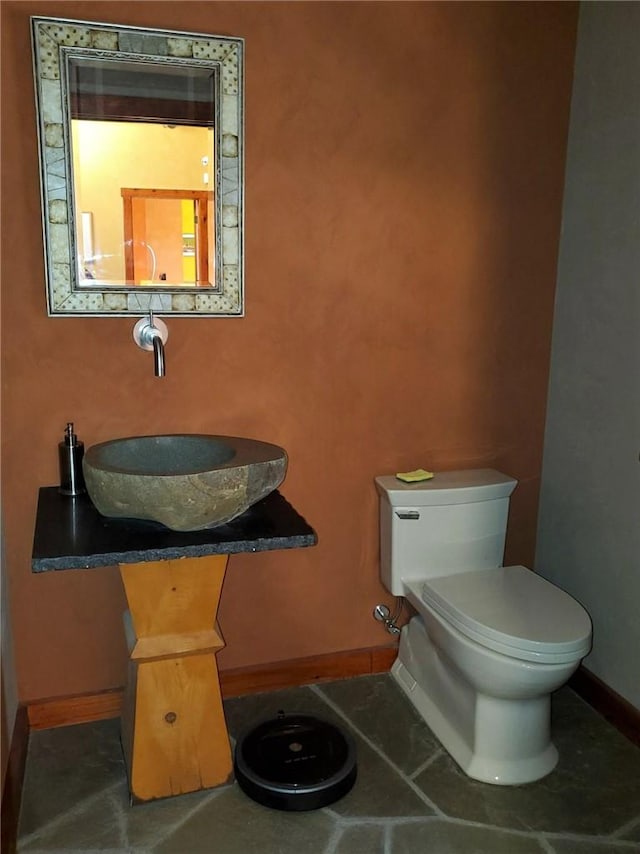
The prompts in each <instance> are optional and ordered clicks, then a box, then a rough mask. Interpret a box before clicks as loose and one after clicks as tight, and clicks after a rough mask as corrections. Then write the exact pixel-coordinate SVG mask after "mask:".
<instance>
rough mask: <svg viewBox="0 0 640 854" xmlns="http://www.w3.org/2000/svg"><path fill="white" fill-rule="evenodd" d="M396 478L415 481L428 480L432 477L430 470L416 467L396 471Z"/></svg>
mask: <svg viewBox="0 0 640 854" xmlns="http://www.w3.org/2000/svg"><path fill="white" fill-rule="evenodd" d="M396 477H397V478H398V480H403V481H404V482H405V483H417V481H419V480H430V479H431V478H432V477H433V472H432V471H425V470H424V469H416V470H415V471H404V472H402V471H401V472H398V474H397V475H396Z"/></svg>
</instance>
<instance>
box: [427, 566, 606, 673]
mask: <svg viewBox="0 0 640 854" xmlns="http://www.w3.org/2000/svg"><path fill="white" fill-rule="evenodd" d="M422 598H423V599H424V601H425V602H427V603H428V604H429V605H431V606H432V607H433V608H434V609H435V610H436V611H437V612H439V613H440V614H441V616H444V617H445V618H446V619H448V620H450V621H451V622H452V623H453V624H454V625H455V626H456V627H457V628H458V629H459V630H460V631H462V632H463V634H465V635H467V636H468V637H470V638H471V639H473V640H477V641H478V642H479V643H481V644H483V645H484V646H486V647H489V648H490V649H494V650H496V651H498V652H503V653H506V654H507V655H513V656H514V657H516V658H522V659H525V660H528V661H539V662H548V663H554V662H557V663H560V662H566V661H570V660H571V659H574V658H582V657H583V656H584V655H586V654H587V652H588V651H589V649H590V646H591V620H590V618H589V615H588V614H587V612H586V611H585V610H584V608H583V607H582V605H580V604H579V603H578V602H576V600H575V599H574V598H573V597H572V596H569V594H568V593H565V592H564V590H560V588H559V587H555V586H554V585H553V584H551V583H550V582H548V581H547V580H546V579H544V578H542V576H540V575H537V574H536V573H535V572H532V571H531V570H530V569H527V568H526V567H524V566H501V567H498V568H497V569H484V570H474V571H471V572H464V573H459V574H457V575H449V576H446V577H442V578H435V579H431V580H430V581H427V582H425V583H424V585H423V588H422Z"/></svg>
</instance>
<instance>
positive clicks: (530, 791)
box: [18, 674, 640, 854]
mask: <svg viewBox="0 0 640 854" xmlns="http://www.w3.org/2000/svg"><path fill="white" fill-rule="evenodd" d="M280 709H284V710H285V711H286V712H288V713H291V712H300V713H306V714H313V715H317V716H319V717H322V718H325V719H326V720H332V721H335V722H338V723H339V725H340V726H342V727H344V728H348V729H349V730H350V731H351V733H352V735H353V737H354V739H355V741H356V746H357V751H358V780H357V782H356V784H355V786H354V788H353V789H352V790H351V792H349V794H347V795H346V796H345V797H344V798H343V799H342V800H340V801H337V802H336V803H334V804H332V805H331V806H330V807H326V808H324V809H321V810H315V811H311V812H297V813H291V812H281V811H278V810H271V809H268V808H266V807H263V806H260V805H259V804H257V803H255V802H253V801H251V800H249V799H248V798H247V797H246V796H245V795H244V794H243V793H242V792H241V791H240V789H239V788H238V786H237V785H236V784H232V785H228V786H224V787H222V788H220V789H216V790H209V791H207V792H199V793H195V794H190V795H182V796H180V797H176V798H170V799H167V800H163V801H156V802H153V803H149V804H143V805H140V806H135V807H130V806H129V798H128V791H127V784H126V777H125V770H124V764H123V760H122V755H121V749H120V742H119V727H118V721H117V720H109V721H100V722H97V723H91V724H83V725H79V726H74V727H65V728H61V729H55V730H46V731H40V732H34V733H32V735H31V741H30V746H29V756H28V761H27V771H26V777H25V787H24V793H23V801H22V810H21V816H20V829H19V839H18V852H29V854H38V852H39V854H45V852H46V854H53V852H58V854H62V852H82V854H89V852H131V854H151V852H154V854H156V852H157V854H199V852H210V853H211V854H252V852H260V854H304V852H309V854H422V852H430V854H485V852H486V854H543V852H544V854H604V852H618V854H623V852H633V851H635V852H638V851H640V748H638V747H636V746H634V745H633V744H632V743H631V742H629V741H627V740H626V739H625V738H624V737H623V736H622V735H620V734H619V733H618V732H617V731H616V730H615V729H613V728H612V727H611V726H610V725H609V724H608V723H607V722H606V721H604V720H603V719H602V718H600V717H599V716H598V715H597V714H596V713H595V712H594V711H593V710H592V709H591V708H590V707H589V706H588V705H586V704H585V703H584V702H583V701H582V700H581V699H580V698H579V697H577V696H576V695H575V694H574V693H573V692H572V691H571V690H569V689H568V688H563V689H562V690H561V691H559V692H558V693H557V694H556V695H555V697H554V703H553V731H554V740H555V743H556V745H557V747H558V749H559V751H560V762H559V764H558V767H557V768H556V769H555V771H554V772H553V773H552V774H550V775H549V776H548V777H546V778H545V779H544V780H541V781H539V782H537V783H532V784H529V785H526V786H514V787H500V786H491V785H487V784H484V783H478V782H476V781H474V780H470V779H469V778H467V777H465V776H464V774H462V773H461V772H460V771H459V770H458V768H457V766H456V765H455V763H454V762H453V761H452V760H451V759H450V758H449V757H448V755H447V754H446V753H445V752H444V751H443V750H442V748H441V747H440V745H439V743H438V742H437V741H436V739H435V738H434V736H433V735H432V734H431V732H430V730H429V729H428V727H427V726H426V725H425V724H424V722H423V721H422V720H421V719H420V718H419V717H418V715H417V713H416V712H415V711H414V709H413V707H412V706H411V705H410V704H409V702H408V700H406V698H405V697H404V695H402V694H401V692H400V690H399V689H398V688H397V686H396V685H395V683H394V682H393V681H392V679H391V677H390V676H389V675H387V674H382V675H376V676H364V677H360V678H356V679H348V680H344V681H339V682H330V683H325V684H322V685H318V686H313V687H302V688H295V689H289V690H285V691H277V692H273V693H269V694H254V695H249V696H246V697H239V698H234V699H231V700H228V701H226V703H225V712H226V715H227V721H228V725H229V730H230V733H231V734H232V736H234V735H238V734H239V733H240V732H241V731H243V730H245V729H246V728H248V727H250V726H252V725H253V724H254V723H257V722H258V721H260V720H263V719H265V718H271V717H274V716H275V715H276V713H277V712H278V710H280Z"/></svg>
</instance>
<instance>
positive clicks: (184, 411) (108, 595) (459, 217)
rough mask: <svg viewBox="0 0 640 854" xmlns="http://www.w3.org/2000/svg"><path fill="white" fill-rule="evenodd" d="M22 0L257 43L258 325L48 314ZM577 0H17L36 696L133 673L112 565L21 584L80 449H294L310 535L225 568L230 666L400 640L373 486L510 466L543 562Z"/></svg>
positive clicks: (22, 504) (19, 256)
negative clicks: (162, 327) (387, 623)
mask: <svg viewBox="0 0 640 854" xmlns="http://www.w3.org/2000/svg"><path fill="white" fill-rule="evenodd" d="M30 14H41V15H51V16H54V15H58V16H61V17H69V18H79V19H85V20H90V19H95V18H96V17H98V16H99V18H100V20H103V21H112V22H115V23H123V24H132V25H140V26H151V27H154V26H157V27H164V28H174V29H183V30H195V31H202V32H212V33H221V34H231V35H236V36H243V37H244V38H245V39H246V140H247V155H246V188H247V189H246V317H245V318H244V319H194V320H190V319H173V320H170V321H169V327H170V338H169V342H168V347H167V364H168V372H167V377H166V378H165V379H163V380H159V379H156V378H154V376H153V372H152V361H151V357H150V356H149V354H148V353H143V352H142V351H140V350H138V349H137V348H136V347H135V345H134V344H133V341H132V339H131V331H132V327H133V319H131V320H129V319H123V318H93V319H86V320H79V319H64V318H53V319H50V318H48V317H47V316H46V308H45V294H44V283H43V262H42V247H41V236H40V233H41V232H40V212H39V208H40V200H39V189H38V177H37V176H38V158H37V150H36V134H35V116H34V105H33V91H32V75H31V65H30V62H31V59H30V41H29V22H28V16H29V15H30ZM576 14H577V13H576V7H575V6H574V5H573V4H566V3H559V4H556V3H533V4H528V3H497V4H495V5H494V4H490V3H489V4H487V3H471V4H465V3H451V4H448V3H360V2H357V3H349V2H344V3H324V2H317V3H270V2H269V3H260V2H258V3H235V2H234V3H225V2H220V3H190V2H182V3H165V2H146V3H129V2H102V3H89V2H57V0H53V2H46V3H45V2H11V0H9V1H8V2H3V3H2V25H3V26H2V63H3V66H2V119H3V146H2V193H3V204H4V205H5V207H4V210H3V213H4V216H3V220H2V238H3V282H2V297H3V305H2V308H3V311H2V323H3V412H2V418H3V434H2V443H3V490H4V493H3V510H4V515H5V532H6V560H7V565H8V570H9V574H10V585H11V589H10V593H11V602H12V616H13V629H14V636H15V637H14V640H15V651H16V660H17V671H18V680H19V692H20V697H21V699H23V700H29V699H33V698H40V697H46V696H56V695H64V694H71V693H76V692H82V691H95V690H100V689H103V688H108V687H111V686H117V685H121V684H122V683H123V681H124V676H125V660H126V652H125V644H124V640H123V637H122V630H121V617H120V614H121V611H122V610H123V608H124V598H123V593H122V590H121V585H120V579H119V576H118V572H117V569H116V568H107V569H97V570H89V571H68V572H55V573H54V572H51V573H46V574H41V575H32V574H31V571H30V555H31V542H32V535H33V523H34V514H35V509H36V497H37V491H38V487H39V486H41V485H48V484H53V483H55V482H56V480H57V455H56V444H57V442H58V440H59V438H60V436H61V433H62V430H63V428H64V425H65V423H66V422H67V421H68V420H73V421H74V422H75V423H76V426H77V430H78V433H79V434H80V436H81V438H83V439H84V441H85V442H86V443H87V444H92V443H94V442H99V441H102V440H104V439H107V438H112V437H116V436H124V435H131V434H137V433H148V432H173V431H203V432H213V433H228V434H233V435H245V436H252V437H256V438H261V439H264V440H267V441H271V442H276V443H278V444H281V445H283V446H284V447H285V448H286V449H287V451H288V452H289V455H290V469H289V474H288V476H287V479H286V481H285V484H284V486H283V492H284V494H285V495H286V496H287V498H288V499H289V500H290V501H292V503H293V504H294V505H295V506H296V507H297V508H298V510H299V511H300V512H302V514H303V515H305V516H306V518H307V519H308V520H309V521H310V522H311V523H312V524H313V525H314V527H315V528H316V529H317V531H318V534H319V538H320V543H319V545H318V546H317V548H314V549H307V550H300V551H289V552H286V551H285V552H271V553H263V554H255V555H240V556H237V557H235V556H234V557H233V558H232V559H231V561H230V566H229V570H228V575H227V581H226V583H225V589H224V592H223V597H222V608H221V614H220V617H221V624H222V626H223V630H224V632H225V636H226V640H227V644H228V646H227V648H226V650H224V652H223V653H222V654H221V656H220V662H221V666H222V667H223V668H230V667H237V666H242V665H252V664H259V663H264V662H271V661H277V660H282V659H288V658H294V657H299V656H305V655H314V654H320V653H327V652H331V651H335V650H343V649H352V648H359V647H366V646H370V645H377V644H382V643H385V642H386V641H387V640H388V636H387V635H385V634H384V633H383V632H382V630H381V627H380V625H379V624H377V623H375V622H374V621H373V619H372V617H371V611H372V608H373V605H374V604H375V603H376V602H378V601H380V600H383V599H384V598H385V596H386V598H387V599H388V598H389V597H388V595H387V594H385V592H384V591H383V590H382V588H381V586H380V584H379V582H378V544H377V536H378V534H377V499H376V494H375V490H374V486H373V478H374V476H375V475H376V474H382V473H393V472H395V471H399V470H406V469H411V468H415V467H418V466H423V467H426V468H432V469H439V468H454V467H465V466H485V465H491V466H496V467H498V468H500V469H503V470H504V471H506V472H508V473H510V474H512V475H514V476H516V477H517V478H519V480H520V482H521V483H520V486H519V487H518V490H517V492H516V494H515V496H514V499H513V503H512V512H511V520H510V527H509V537H508V555H507V558H508V559H509V560H510V561H513V562H524V563H530V562H531V560H532V557H533V545H534V536H535V520H536V509H537V498H538V484H539V475H540V466H541V450H542V437H543V422H544V414H545V400H546V388H547V376H548V360H549V345H550V332H551V321H552V310H553V296H554V284H555V270H556V256H557V248H558V239H559V228H560V203H561V196H562V186H563V170H564V157H565V142H566V134H567V126H568V115H569V99H570V87H571V77H572V66H573V51H574V40H575V25H576Z"/></svg>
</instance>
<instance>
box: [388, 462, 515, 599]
mask: <svg viewBox="0 0 640 854" xmlns="http://www.w3.org/2000/svg"><path fill="white" fill-rule="evenodd" d="M375 480H376V488H377V490H378V493H379V496H380V576H381V579H382V583H383V584H384V585H385V587H386V588H387V590H389V591H390V592H391V593H393V594H394V596H404V586H403V582H406V581H415V580H425V579H428V578H438V577H440V576H442V575H452V574H453V573H455V572H468V571H469V570H473V569H492V568H494V567H497V566H502V560H503V557H504V541H505V535H506V531H507V516H508V513H509V496H510V495H511V493H512V492H513V490H514V489H515V486H516V484H517V480H514V478H512V477H508V476H507V475H504V474H501V473H500V472H499V471H494V470H493V469H465V470H462V471H447V472H438V473H436V474H435V476H434V477H433V478H431V479H430V480H425V481H421V482H419V483H403V482H402V481H400V480H398V479H397V478H396V477H393V476H391V475H389V476H383V477H377V478H376V479H375Z"/></svg>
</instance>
